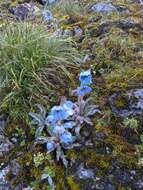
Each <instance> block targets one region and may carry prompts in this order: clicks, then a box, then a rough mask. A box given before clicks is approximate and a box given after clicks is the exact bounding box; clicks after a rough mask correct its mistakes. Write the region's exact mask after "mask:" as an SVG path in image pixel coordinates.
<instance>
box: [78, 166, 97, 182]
mask: <svg viewBox="0 0 143 190" xmlns="http://www.w3.org/2000/svg"><path fill="white" fill-rule="evenodd" d="M76 176H77V177H78V178H79V179H83V180H87V179H92V180H95V179H96V177H95V173H94V171H93V169H86V168H84V165H83V163H82V164H80V166H79V167H78V169H77V172H76Z"/></svg>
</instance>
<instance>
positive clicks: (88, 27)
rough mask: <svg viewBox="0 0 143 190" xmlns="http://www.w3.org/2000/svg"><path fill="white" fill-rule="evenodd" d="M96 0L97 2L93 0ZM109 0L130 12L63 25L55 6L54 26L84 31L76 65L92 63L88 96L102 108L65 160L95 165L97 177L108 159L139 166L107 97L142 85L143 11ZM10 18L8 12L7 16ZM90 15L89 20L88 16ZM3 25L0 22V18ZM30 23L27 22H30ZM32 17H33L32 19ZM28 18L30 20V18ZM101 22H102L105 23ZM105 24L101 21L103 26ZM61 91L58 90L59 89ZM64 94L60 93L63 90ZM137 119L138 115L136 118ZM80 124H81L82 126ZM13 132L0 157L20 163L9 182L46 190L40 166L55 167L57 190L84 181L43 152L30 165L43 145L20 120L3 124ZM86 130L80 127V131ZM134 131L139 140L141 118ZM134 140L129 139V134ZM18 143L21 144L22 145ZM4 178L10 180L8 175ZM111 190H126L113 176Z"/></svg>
mask: <svg viewBox="0 0 143 190" xmlns="http://www.w3.org/2000/svg"><path fill="white" fill-rule="evenodd" d="M94 2H98V1H94ZM92 3H93V1H88V0H86V1H84V2H83V4H84V6H85V7H88V5H90V4H92ZM114 4H115V5H116V6H117V5H118V6H120V7H122V8H125V10H129V11H130V14H126V13H120V14H113V15H109V16H107V17H105V16H101V15H97V14H94V13H87V12H86V11H85V12H84V13H83V14H82V15H78V14H77V15H72V18H73V19H74V20H75V22H74V23H73V24H67V22H66V20H68V18H70V17H71V15H63V14H62V13H61V12H60V10H55V16H56V18H57V19H58V20H59V18H61V19H60V20H59V21H60V26H61V28H63V29H70V30H73V28H74V27H75V26H80V27H81V28H82V29H83V31H84V35H83V36H82V37H81V38H76V37H74V38H73V39H74V40H75V42H76V47H77V48H78V50H79V51H80V52H81V53H85V54H86V53H87V54H89V55H90V56H91V59H90V61H88V62H87V63H86V64H83V65H81V68H83V69H84V68H92V70H93V73H94V79H93V88H94V91H93V96H94V97H95V102H96V104H98V105H99V106H100V108H101V110H102V114H101V115H100V116H97V117H94V119H93V120H94V126H93V128H92V134H90V137H88V138H90V139H91V141H92V143H93V146H92V147H86V146H85V147H83V148H82V149H80V150H79V149H75V150H71V151H68V152H67V156H68V158H69V159H70V160H74V161H75V162H77V163H78V162H84V163H86V165H87V166H88V167H91V168H94V169H97V170H98V171H99V172H98V174H97V176H98V177H102V178H103V177H105V176H106V175H107V173H108V171H109V170H110V169H111V167H112V164H113V162H117V163H118V165H119V166H120V167H121V168H125V169H127V170H133V169H136V170H137V171H139V170H140V167H141V166H139V165H138V159H139V158H138V155H140V153H138V152H137V149H136V144H134V142H133V141H132V142H131V141H128V139H127V138H125V136H123V133H124V132H125V131H126V130H127V129H125V128H124V126H123V123H122V121H123V120H122V119H120V118H116V117H115V116H114V115H113V113H112V112H111V110H110V107H109V104H108V98H109V96H110V95H111V94H112V93H113V92H119V91H120V92H125V91H126V90H127V89H133V88H139V87H142V84H143V35H142V24H143V16H141V6H140V5H138V4H129V3H128V1H126V0H118V1H115V2H114ZM9 17H10V16H9ZM89 20H90V21H89ZM124 21H131V22H134V23H135V26H134V27H131V28H125V27H123V26H122V22H124ZM1 22H2V24H3V21H1ZM32 22H33V21H32ZM35 22H37V21H35ZM33 23H34V22H33ZM106 23H108V24H107V25H106ZM104 24H105V25H104ZM71 73H72V75H73V76H74V75H75V77H74V78H75V81H76V79H77V73H78V71H76V72H74V71H73V70H71ZM64 88H65V89H64V90H61V92H60V91H59V93H58V94H61V95H63V94H64V93H65V91H66V93H68V90H69V86H66V84H65V86H64ZM63 91H64V92H63ZM64 95H65V94H64ZM117 104H118V106H119V107H124V101H122V100H121V101H120V100H119V101H118V102H117ZM137 119H138V118H137ZM85 127H86V126H85ZM17 128H20V129H21V131H19V134H18V135H19V136H20V138H19V144H18V145H17V146H16V147H14V149H12V150H11V151H10V153H9V154H8V155H6V156H5V158H6V160H5V162H9V161H10V160H12V159H14V158H17V157H18V162H19V164H20V166H21V171H20V173H19V176H18V178H17V179H15V180H14V181H11V183H12V184H13V186H15V185H16V184H18V183H19V182H21V181H23V182H25V183H30V182H31V181H33V182H35V183H36V182H37V184H38V185H37V187H36V190H38V189H43V190H46V182H45V183H44V184H42V183H41V182H39V181H40V176H41V174H42V171H43V170H44V168H45V167H46V166H49V167H52V170H54V171H55V177H54V180H55V181H56V186H57V190H79V189H84V184H80V183H79V182H78V180H76V179H74V176H73V171H72V167H71V168H70V169H69V171H68V170H66V169H65V168H63V166H62V165H61V163H53V162H52V157H54V154H53V155H52V156H51V157H49V156H48V157H47V156H46V155H45V156H44V159H43V161H42V163H41V164H40V166H38V167H36V166H35V165H34V154H37V153H38V152H43V154H45V150H44V148H41V147H36V149H34V148H33V140H34V135H33V133H32V132H31V133H29V129H28V126H24V125H21V124H16V125H14V124H13V125H11V122H10V124H9V126H8V131H7V135H8V136H9V137H12V136H13V135H14V134H16V133H18V132H17V131H16V129H17ZM84 130H85V131H86V130H87V129H86V128H85V129H84V128H83V131H84ZM97 132H104V133H105V134H106V138H105V139H103V140H98V139H97V138H96V133H97ZM137 132H138V133H136V132H134V131H131V136H135V138H137V139H139V138H140V135H139V134H141V133H143V130H142V121H141V120H139V127H138V130H137ZM133 139H134V138H133ZM22 142H23V144H22ZM105 146H108V147H110V149H111V153H110V154H106V155H104V154H103V153H102V152H100V149H101V147H105ZM8 179H9V180H11V176H10V174H9V175H8ZM113 183H114V184H115V186H116V189H119V190H126V189H127V187H126V186H124V185H123V184H119V183H118V182H116V181H113Z"/></svg>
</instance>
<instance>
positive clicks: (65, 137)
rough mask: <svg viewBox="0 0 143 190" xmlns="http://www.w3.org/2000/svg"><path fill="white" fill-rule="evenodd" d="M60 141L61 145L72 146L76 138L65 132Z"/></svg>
mask: <svg viewBox="0 0 143 190" xmlns="http://www.w3.org/2000/svg"><path fill="white" fill-rule="evenodd" d="M60 141H61V143H64V144H70V143H73V142H74V141H75V137H74V136H72V134H71V133H70V132H68V131H65V132H64V133H63V134H61V136H60Z"/></svg>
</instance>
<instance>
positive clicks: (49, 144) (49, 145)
mask: <svg viewBox="0 0 143 190" xmlns="http://www.w3.org/2000/svg"><path fill="white" fill-rule="evenodd" d="M46 147H47V150H48V151H49V152H52V151H53V150H54V149H55V148H56V144H55V142H54V141H49V142H47V145H46Z"/></svg>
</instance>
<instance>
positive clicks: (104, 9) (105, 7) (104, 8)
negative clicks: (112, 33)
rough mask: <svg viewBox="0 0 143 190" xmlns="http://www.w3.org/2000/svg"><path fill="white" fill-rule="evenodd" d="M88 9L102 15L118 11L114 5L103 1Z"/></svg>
mask: <svg viewBox="0 0 143 190" xmlns="http://www.w3.org/2000/svg"><path fill="white" fill-rule="evenodd" d="M90 10H91V11H93V12H96V13H101V14H104V15H108V14H110V13H113V12H118V11H117V9H116V7H114V6H113V5H112V4H111V3H104V2H101V3H96V4H94V5H92V6H91V8H90Z"/></svg>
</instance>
